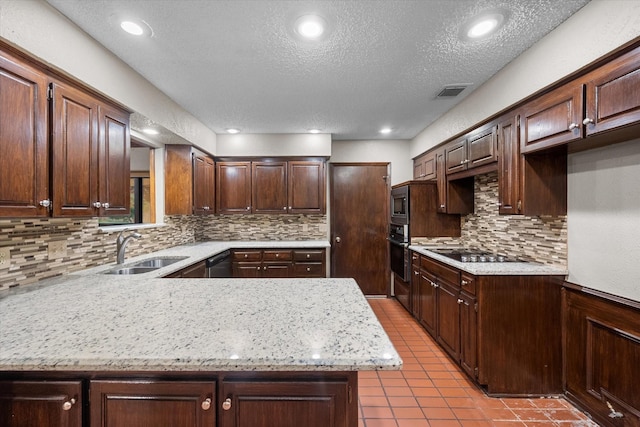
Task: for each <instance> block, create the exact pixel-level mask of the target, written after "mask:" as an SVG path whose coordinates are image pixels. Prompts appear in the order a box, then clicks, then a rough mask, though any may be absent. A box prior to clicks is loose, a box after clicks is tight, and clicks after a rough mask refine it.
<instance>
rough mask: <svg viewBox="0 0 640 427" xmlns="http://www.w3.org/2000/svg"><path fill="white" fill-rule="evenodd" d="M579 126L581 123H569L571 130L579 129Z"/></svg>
mask: <svg viewBox="0 0 640 427" xmlns="http://www.w3.org/2000/svg"><path fill="white" fill-rule="evenodd" d="M579 127H580V125H579V124H578V123H571V124H570V125H569V130H574V129H578V128H579Z"/></svg>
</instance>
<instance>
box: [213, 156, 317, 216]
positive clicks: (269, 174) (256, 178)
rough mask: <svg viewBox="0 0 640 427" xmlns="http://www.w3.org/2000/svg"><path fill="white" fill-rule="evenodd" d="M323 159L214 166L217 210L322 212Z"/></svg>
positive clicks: (272, 160) (228, 162) (231, 212)
mask: <svg viewBox="0 0 640 427" xmlns="http://www.w3.org/2000/svg"><path fill="white" fill-rule="evenodd" d="M324 163H325V162H324V161H322V160H283V159H276V160H274V159H260V160H254V161H219V162H217V163H216V211H217V213H220V214H236V213H270V214H279V213H320V214H322V213H324V212H325V211H326V205H325V200H326V198H325V165H324Z"/></svg>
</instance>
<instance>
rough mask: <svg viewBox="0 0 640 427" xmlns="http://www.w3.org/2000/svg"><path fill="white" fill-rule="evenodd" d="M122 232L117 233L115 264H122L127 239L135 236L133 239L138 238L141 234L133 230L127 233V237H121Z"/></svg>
mask: <svg viewBox="0 0 640 427" xmlns="http://www.w3.org/2000/svg"><path fill="white" fill-rule="evenodd" d="M122 233H124V231H121V232H120V234H118V238H117V239H116V258H117V261H116V262H117V264H122V263H124V252H125V250H126V248H127V243H129V240H131V239H133V238H135V239H139V238H141V237H142V234H140V233H136V232H133V233H131V234H130V235H128V236H127V237H123V236H122Z"/></svg>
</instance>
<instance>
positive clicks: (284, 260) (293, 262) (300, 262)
mask: <svg viewBox="0 0 640 427" xmlns="http://www.w3.org/2000/svg"><path fill="white" fill-rule="evenodd" d="M325 256H326V252H325V250H324V249H234V250H233V252H232V255H231V259H232V272H233V273H232V274H233V277H239V278H256V277H263V278H272V279H275V278H287V277H298V278H299V277H303V278H314V277H315V278H323V277H326V261H325Z"/></svg>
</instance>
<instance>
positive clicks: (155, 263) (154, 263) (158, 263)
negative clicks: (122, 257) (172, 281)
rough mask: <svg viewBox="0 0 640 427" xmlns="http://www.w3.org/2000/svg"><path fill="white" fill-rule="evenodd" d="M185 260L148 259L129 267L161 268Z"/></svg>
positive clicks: (182, 257)
mask: <svg viewBox="0 0 640 427" xmlns="http://www.w3.org/2000/svg"><path fill="white" fill-rule="evenodd" d="M187 258H188V257H186V256H181V257H158V258H150V259H145V260H144V261H138V262H135V263H133V264H131V267H152V268H162V267H166V266H167V265H171V264H173V263H176V262H178V261H182V260H183V259H187Z"/></svg>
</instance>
